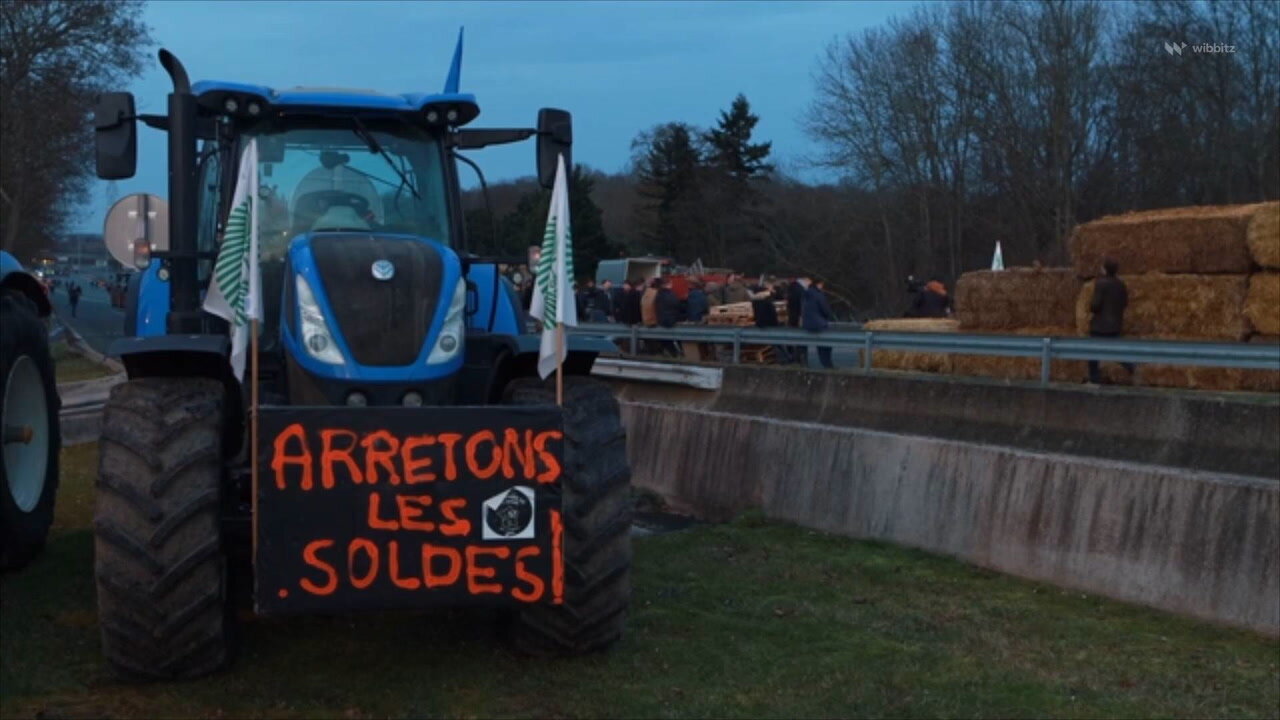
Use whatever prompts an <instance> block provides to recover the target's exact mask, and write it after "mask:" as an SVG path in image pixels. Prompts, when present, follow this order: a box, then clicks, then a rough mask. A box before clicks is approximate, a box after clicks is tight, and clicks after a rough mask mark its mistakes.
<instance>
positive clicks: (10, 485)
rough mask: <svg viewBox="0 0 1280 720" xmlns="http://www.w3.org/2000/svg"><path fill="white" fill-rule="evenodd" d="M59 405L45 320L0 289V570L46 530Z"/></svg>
mask: <svg viewBox="0 0 1280 720" xmlns="http://www.w3.org/2000/svg"><path fill="white" fill-rule="evenodd" d="M37 375H38V377H37ZM41 400H43V403H44V407H43V410H44V412H43V417H42V418H41V417H39V415H40V413H39V411H40V402H41ZM60 407H61V401H60V400H59V398H58V384H57V378H56V377H55V375H54V370H53V357H52V356H51V355H50V354H49V329H48V327H47V326H46V325H45V323H44V322H43V321H42V320H41V319H40V317H39V315H38V314H37V311H36V305H35V303H34V302H32V301H31V299H30V298H28V297H26V296H25V295H22V294H21V293H18V292H14V291H5V292H3V293H0V430H3V431H4V432H5V434H6V436H5V437H4V438H3V439H2V441H3V442H4V445H3V448H2V450H0V452H3V458H0V569H5V570H9V569H15V568H19V567H22V566H23V565H26V564H27V563H28V562H30V561H31V559H32V558H34V557H35V556H36V555H37V554H38V553H39V552H40V549H41V548H43V547H44V541H45V538H46V537H48V535H49V526H50V525H51V524H52V523H53V504H54V499H55V498H56V497H57V494H58V453H59V452H60V451H61V450H62V434H61V427H60V424H59V421H58V410H59V409H60ZM35 425H39V427H35ZM11 473H12V474H13V476H12V477H11V476H10V474H11Z"/></svg>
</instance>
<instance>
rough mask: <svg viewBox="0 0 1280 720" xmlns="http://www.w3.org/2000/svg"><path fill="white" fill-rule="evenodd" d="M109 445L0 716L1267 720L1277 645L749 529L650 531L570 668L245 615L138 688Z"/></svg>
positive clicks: (465, 635) (55, 545) (18, 653)
mask: <svg viewBox="0 0 1280 720" xmlns="http://www.w3.org/2000/svg"><path fill="white" fill-rule="evenodd" d="M95 452H96V449H95V446H93V445H85V446H79V447H76V448H72V449H69V450H67V451H66V463H65V465H66V470H67V472H66V475H65V477H64V481H63V482H64V486H63V493H62V494H61V496H60V500H59V502H60V506H59V512H58V521H57V526H56V529H55V531H54V534H53V537H52V539H51V541H50V544H49V547H48V549H47V551H46V553H45V555H44V556H43V557H42V558H41V559H40V560H38V561H37V562H36V563H35V564H34V565H32V566H31V567H29V568H27V569H26V570H24V571H22V572H20V573H16V574H10V575H6V576H4V577H3V579H0V606H2V607H3V613H2V614H0V717H4V718H19V717H41V718H66V717H123V718H150V717H179V716H203V717H250V716H252V717H273V718H274V717H336V718H362V717H371V716H392V717H423V716H456V717H495V716H536V717H713V716H714V717H788V718H789V717H815V716H894V717H944V716H949V717H1010V716H1019V717H1031V716H1034V717H1101V716H1109V717H1172V716H1176V717H1268V716H1270V717H1275V716H1276V715H1277V714H1278V711H1277V707H1278V706H1280V644H1278V643H1277V642H1275V641H1271V640H1267V639H1264V638H1261V637H1259V636H1256V635H1253V634H1250V633H1246V632H1238V631H1233V630H1227V629H1223V628H1219V627H1214V626H1210V625H1206V624H1202V623H1197V622H1193V621H1189V620H1185V619H1181V618H1177V617H1173V616H1169V615H1165V614H1162V613H1158V612H1154V611H1150V610H1146V609H1142V608H1136V607H1132V606H1127V605H1122V604H1119V603H1114V602H1109V601H1104V600H1101V599H1098V598H1095V597H1085V596H1082V595H1080V594H1079V593H1071V592H1065V591H1061V590H1059V589H1057V588H1052V587H1048V586H1044V585H1037V584H1034V583H1028V582H1023V581H1020V580H1015V579H1012V578H1009V577H1005V576H1002V575H998V574H996V573H991V572H986V571H983V570H979V569H975V568H973V567H970V566H966V565H963V564H961V563H958V562H955V561H953V560H950V559H946V558H940V557H936V556H930V555H926V554H924V553H919V552H914V551H908V550H902V549H898V548H893V547H888V546H884V545H878V544H874V543H865V542H855V541H852V540H849V539H847V538H841V537H836V536H830V535H824V534H821V533H815V532H810V531H807V530H804V529H800V528H796V527H792V526H786V525H779V524H774V523H770V522H766V521H764V520H761V519H759V518H756V517H747V518H743V519H741V520H739V521H738V522H736V523H733V524H730V525H721V526H698V527H694V528H692V529H690V530H686V531H682V532H677V533H671V534H666V535H660V536H653V537H646V538H642V539H638V540H637V543H636V566H635V580H634V582H635V590H634V599H633V612H632V617H631V621H630V625H629V630H628V635H627V637H626V638H625V639H624V641H623V642H622V643H621V644H620V645H618V646H617V647H616V648H614V649H613V650H612V651H611V652H609V653H608V654H605V655H597V656H593V657H588V658H581V659H576V660H565V661H558V662H546V661H534V660H528V659H525V658H522V657H519V656H517V655H514V654H512V653H511V652H510V651H508V650H507V649H506V648H505V647H504V645H503V644H502V643H501V641H500V639H499V638H498V637H496V633H495V631H494V630H493V622H492V617H491V616H490V615H489V614H488V613H485V612H436V613H426V614H410V615H372V616H363V617H315V618H303V619H289V620H249V621H248V622H246V624H245V626H244V632H243V644H242V649H241V653H240V656H239V658H238V660H237V662H236V664H235V665H234V666H233V667H232V668H231V669H230V670H229V671H227V672H224V673H222V674H219V675H217V676H215V677H211V678H208V679H205V680H201V681H197V682H189V683H174V684H157V685H144V686H129V685H123V684H119V683H117V682H116V681H114V680H113V679H112V678H111V677H110V675H109V674H108V673H107V672H106V670H105V669H104V667H103V666H102V663H101V660H100V656H99V654H98V645H97V643H98V636H97V627H96V624H95V615H94V612H95V604H94V595H93V583H92V580H91V562H92V539H91V537H90V533H89V530H88V528H89V525H90V520H91V502H92V501H91V498H90V496H89V495H90V493H89V489H90V487H91V473H92V468H93V465H94V462H95V458H94V454H95Z"/></svg>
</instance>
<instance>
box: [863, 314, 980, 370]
mask: <svg viewBox="0 0 1280 720" xmlns="http://www.w3.org/2000/svg"><path fill="white" fill-rule="evenodd" d="M862 329H863V330H869V331H873V332H941V333H953V332H958V331H959V329H960V322H959V321H958V320H952V319H950V318H884V319H881V320H868V321H866V322H865V323H863V324H862ZM871 366H872V367H873V368H875V369H877V370H904V371H907V372H931V373H943V374H947V373H950V372H951V356H950V355H947V354H946V353H925V352H907V351H903V350H873V351H872V352H871Z"/></svg>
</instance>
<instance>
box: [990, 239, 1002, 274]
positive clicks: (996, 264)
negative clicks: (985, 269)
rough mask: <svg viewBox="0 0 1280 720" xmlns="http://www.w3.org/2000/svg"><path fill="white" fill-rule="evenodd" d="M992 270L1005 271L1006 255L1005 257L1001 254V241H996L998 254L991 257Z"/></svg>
mask: <svg viewBox="0 0 1280 720" xmlns="http://www.w3.org/2000/svg"><path fill="white" fill-rule="evenodd" d="M991 269H992V270H1003V269H1004V255H1003V254H1001V252H1000V241H999V240H997V241H996V254H995V255H993V256H991Z"/></svg>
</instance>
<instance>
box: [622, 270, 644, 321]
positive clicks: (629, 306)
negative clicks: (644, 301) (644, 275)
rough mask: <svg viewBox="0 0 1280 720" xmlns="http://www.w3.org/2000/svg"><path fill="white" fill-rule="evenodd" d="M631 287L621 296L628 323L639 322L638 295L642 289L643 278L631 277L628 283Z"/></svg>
mask: <svg viewBox="0 0 1280 720" xmlns="http://www.w3.org/2000/svg"><path fill="white" fill-rule="evenodd" d="M627 284H628V285H630V286H631V289H630V290H629V291H627V296H626V297H625V298H623V300H622V303H623V305H624V306H625V307H626V323H627V324H628V325H638V324H640V297H641V293H642V292H643V291H644V280H643V279H641V278H633V279H632V280H631V282H630V283H627Z"/></svg>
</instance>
